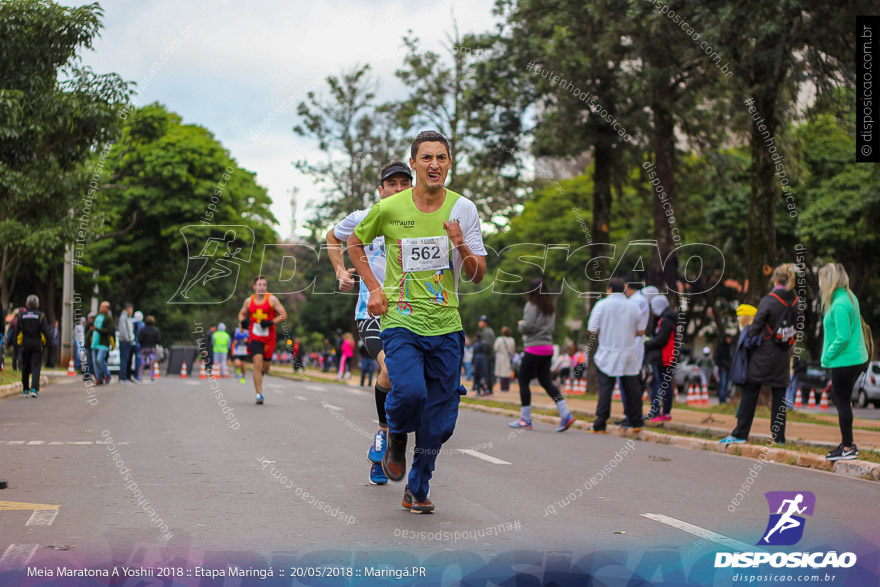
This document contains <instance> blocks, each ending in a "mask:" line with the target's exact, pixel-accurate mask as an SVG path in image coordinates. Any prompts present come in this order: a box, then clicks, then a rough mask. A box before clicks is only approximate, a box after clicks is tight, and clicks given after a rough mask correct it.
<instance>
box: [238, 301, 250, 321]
mask: <svg viewBox="0 0 880 587" xmlns="http://www.w3.org/2000/svg"><path fill="white" fill-rule="evenodd" d="M250 299H251V297H250V296H248V297H246V298H245V299H244V303H243V304H242V305H241V310H239V311H238V324H239V326H241V323H242V322H244V321H245V320H246V319H247V317H248V302H249V301H250Z"/></svg>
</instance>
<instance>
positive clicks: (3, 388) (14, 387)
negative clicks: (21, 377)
mask: <svg viewBox="0 0 880 587" xmlns="http://www.w3.org/2000/svg"><path fill="white" fill-rule="evenodd" d="M31 383H33V382H31ZM49 383H50V381H49V378H48V377H46V376H45V375H42V376H40V387H45V386H46V385H49ZM13 395H21V381H16V382H15V383H7V384H6V385H0V399H3V398H6V397H12V396H13Z"/></svg>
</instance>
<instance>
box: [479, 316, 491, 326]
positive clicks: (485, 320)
mask: <svg viewBox="0 0 880 587" xmlns="http://www.w3.org/2000/svg"><path fill="white" fill-rule="evenodd" d="M480 322H485V323H486V324H488V323H489V317H488V316H486V315H485V314H483V315H482V316H480Z"/></svg>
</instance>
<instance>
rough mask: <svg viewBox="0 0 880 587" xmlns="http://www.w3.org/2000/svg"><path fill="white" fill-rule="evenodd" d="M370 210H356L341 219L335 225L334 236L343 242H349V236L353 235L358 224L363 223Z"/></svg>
mask: <svg viewBox="0 0 880 587" xmlns="http://www.w3.org/2000/svg"><path fill="white" fill-rule="evenodd" d="M368 212H369V210H356V211H354V212H352V213H351V214H349V215H348V216H346V217H345V218H343V219H342V220H340V221H339V222H338V223H337V224H336V226H334V227H333V236H335V237H336V238H338V239H339V240H341V241H342V242H347V241H348V237H350V236H351V235H352V233H353V232H354V229H355V228H357V225H358V224H360V223H361V220H363V219H364V218H365V217H366V216H367V213H368Z"/></svg>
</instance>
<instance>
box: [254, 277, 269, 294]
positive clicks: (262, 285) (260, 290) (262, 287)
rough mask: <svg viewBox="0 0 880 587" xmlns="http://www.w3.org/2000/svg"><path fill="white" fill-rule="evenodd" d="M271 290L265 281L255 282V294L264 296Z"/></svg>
mask: <svg viewBox="0 0 880 587" xmlns="http://www.w3.org/2000/svg"><path fill="white" fill-rule="evenodd" d="M268 289H269V284H268V283H267V282H266V280H265V279H258V280H256V281H255V282H254V293H257V294H264V293H266V291H267V290H268Z"/></svg>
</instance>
